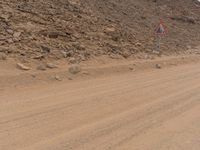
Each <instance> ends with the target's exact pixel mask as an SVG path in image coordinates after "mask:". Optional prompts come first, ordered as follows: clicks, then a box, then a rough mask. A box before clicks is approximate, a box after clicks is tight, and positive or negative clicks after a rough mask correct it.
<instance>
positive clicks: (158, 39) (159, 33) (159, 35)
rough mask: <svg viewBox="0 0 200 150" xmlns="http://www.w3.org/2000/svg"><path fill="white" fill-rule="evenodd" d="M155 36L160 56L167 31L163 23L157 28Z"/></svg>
mask: <svg viewBox="0 0 200 150" xmlns="http://www.w3.org/2000/svg"><path fill="white" fill-rule="evenodd" d="M155 35H156V52H157V53H158V54H160V51H161V50H160V48H161V47H160V45H161V39H162V37H163V36H165V35H166V29H165V27H164V25H163V22H162V21H160V23H159V25H158V26H157V27H156V29H155Z"/></svg>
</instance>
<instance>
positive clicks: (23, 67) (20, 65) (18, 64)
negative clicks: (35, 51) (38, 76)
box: [17, 63, 31, 71]
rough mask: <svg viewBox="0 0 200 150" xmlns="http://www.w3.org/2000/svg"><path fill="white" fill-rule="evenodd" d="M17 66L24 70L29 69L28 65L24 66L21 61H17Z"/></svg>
mask: <svg viewBox="0 0 200 150" xmlns="http://www.w3.org/2000/svg"><path fill="white" fill-rule="evenodd" d="M17 68H19V69H21V70H25V71H28V70H30V69H31V68H30V67H28V66H25V65H24V64H22V63H17Z"/></svg>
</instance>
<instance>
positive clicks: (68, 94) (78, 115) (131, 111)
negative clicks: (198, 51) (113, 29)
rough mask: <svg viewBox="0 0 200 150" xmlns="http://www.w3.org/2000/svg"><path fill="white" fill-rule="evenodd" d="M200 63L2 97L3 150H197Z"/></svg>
mask: <svg viewBox="0 0 200 150" xmlns="http://www.w3.org/2000/svg"><path fill="white" fill-rule="evenodd" d="M199 149H200V64H192V65H191V64H190V65H182V66H177V67H173V68H166V69H152V70H146V71H143V72H139V73H134V72H131V73H130V72H129V73H124V74H120V75H113V76H107V77H105V76H104V77H99V78H94V79H89V80H87V81H86V80H85V81H80V82H74V81H71V82H68V83H65V82H61V83H58V84H49V85H40V86H38V85H37V86H31V87H30V86H29V87H26V88H21V89H10V90H8V89H7V90H4V91H3V90H2V91H0V150H199Z"/></svg>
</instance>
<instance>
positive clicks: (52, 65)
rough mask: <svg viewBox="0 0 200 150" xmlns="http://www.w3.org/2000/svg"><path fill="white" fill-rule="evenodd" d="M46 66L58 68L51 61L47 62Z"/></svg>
mask: <svg viewBox="0 0 200 150" xmlns="http://www.w3.org/2000/svg"><path fill="white" fill-rule="evenodd" d="M46 66H47V68H49V69H54V68H58V67H57V66H56V65H55V64H52V63H47V65H46Z"/></svg>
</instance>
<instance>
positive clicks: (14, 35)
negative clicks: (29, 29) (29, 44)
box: [13, 32, 22, 38]
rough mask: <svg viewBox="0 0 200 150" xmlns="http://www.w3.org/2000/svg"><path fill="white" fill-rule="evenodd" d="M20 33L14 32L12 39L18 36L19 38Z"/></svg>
mask: <svg viewBox="0 0 200 150" xmlns="http://www.w3.org/2000/svg"><path fill="white" fill-rule="evenodd" d="M21 34H22V33H21V32H15V33H14V34H13V37H14V38H19V37H20V36H21Z"/></svg>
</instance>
